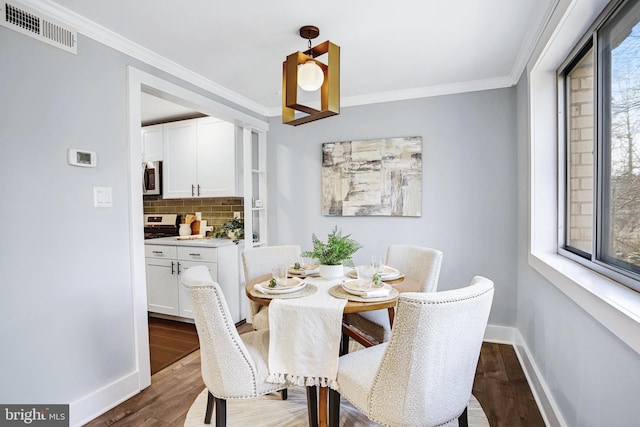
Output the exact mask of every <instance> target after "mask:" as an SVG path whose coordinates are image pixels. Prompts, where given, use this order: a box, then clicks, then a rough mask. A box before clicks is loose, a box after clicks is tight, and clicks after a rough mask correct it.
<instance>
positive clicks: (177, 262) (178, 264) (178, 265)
mask: <svg viewBox="0 0 640 427" xmlns="http://www.w3.org/2000/svg"><path fill="white" fill-rule="evenodd" d="M176 264H178V274H180V273H181V271H180V262H177V263H176Z"/></svg>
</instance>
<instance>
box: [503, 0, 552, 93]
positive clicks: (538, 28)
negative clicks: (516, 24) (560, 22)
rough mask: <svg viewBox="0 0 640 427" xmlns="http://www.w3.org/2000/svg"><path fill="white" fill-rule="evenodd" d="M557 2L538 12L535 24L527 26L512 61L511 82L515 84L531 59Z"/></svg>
mask: <svg viewBox="0 0 640 427" xmlns="http://www.w3.org/2000/svg"><path fill="white" fill-rule="evenodd" d="M558 3H560V0H555V1H553V2H551V3H550V4H549V7H548V8H547V10H546V11H545V12H544V13H540V14H539V16H538V19H537V20H536V23H535V25H532V26H531V27H529V31H528V32H527V35H526V37H525V39H524V41H523V43H522V46H521V47H520V52H519V54H518V57H517V58H516V60H515V62H514V63H513V68H512V69H511V73H510V76H511V83H512V84H513V85H516V84H517V83H518V80H520V76H521V75H522V72H523V71H524V69H525V67H526V66H527V63H528V62H529V59H531V55H533V51H534V50H535V48H536V45H537V44H538V42H539V41H540V38H541V37H542V34H543V33H544V30H545V28H546V26H547V24H548V23H549V21H550V20H551V16H552V15H553V12H554V11H555V10H556V8H557V7H558Z"/></svg>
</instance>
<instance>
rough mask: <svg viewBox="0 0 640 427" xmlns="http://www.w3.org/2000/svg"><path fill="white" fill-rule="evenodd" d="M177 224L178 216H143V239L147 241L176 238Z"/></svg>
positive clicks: (178, 222)
mask: <svg viewBox="0 0 640 427" xmlns="http://www.w3.org/2000/svg"><path fill="white" fill-rule="evenodd" d="M179 224H180V215H178V214H145V216H144V238H145V240H148V239H159V238H160V237H171V236H177V235H178V226H179Z"/></svg>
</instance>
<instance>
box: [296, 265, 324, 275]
mask: <svg viewBox="0 0 640 427" xmlns="http://www.w3.org/2000/svg"><path fill="white" fill-rule="evenodd" d="M289 272H290V273H293V274H298V275H300V276H314V275H317V274H320V267H307V268H293V267H291V268H289Z"/></svg>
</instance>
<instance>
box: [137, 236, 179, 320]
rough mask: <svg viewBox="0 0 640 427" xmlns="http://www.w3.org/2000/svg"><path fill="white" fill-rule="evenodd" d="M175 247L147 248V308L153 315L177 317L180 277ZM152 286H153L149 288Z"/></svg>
mask: <svg viewBox="0 0 640 427" xmlns="http://www.w3.org/2000/svg"><path fill="white" fill-rule="evenodd" d="M176 256H177V251H176V247H175V246H159V245H154V246H145V257H146V259H145V264H146V271H147V307H148V310H149V311H151V312H153V313H161V314H170V315H174V316H177V315H178V313H179V308H178V288H177V287H176V277H177V275H178V268H179V265H178V261H177V259H176ZM150 284H151V286H149V285H150Z"/></svg>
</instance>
